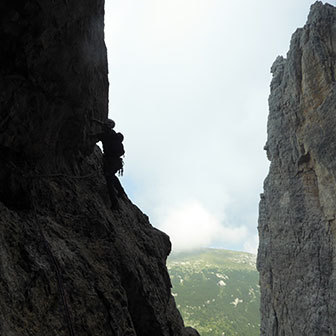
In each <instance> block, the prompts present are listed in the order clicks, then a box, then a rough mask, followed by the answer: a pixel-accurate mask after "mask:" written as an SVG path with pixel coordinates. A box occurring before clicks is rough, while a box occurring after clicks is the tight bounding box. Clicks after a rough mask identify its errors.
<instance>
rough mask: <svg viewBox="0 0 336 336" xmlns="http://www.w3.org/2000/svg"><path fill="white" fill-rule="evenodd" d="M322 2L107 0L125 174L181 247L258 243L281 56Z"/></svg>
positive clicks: (138, 199)
mask: <svg viewBox="0 0 336 336" xmlns="http://www.w3.org/2000/svg"><path fill="white" fill-rule="evenodd" d="M335 1H336V0H332V1H330V2H329V3H331V4H333V5H336V3H335ZM312 3H313V1H309V0H282V1H278V0H258V1H251V0H241V1H238V0H235V1H234V0H232V1H226V0H141V1H139V0H106V5H105V41H106V45H107V50H108V62H109V82H110V91H109V116H110V117H111V118H112V119H113V120H115V122H116V130H117V131H120V132H122V133H123V134H124V136H125V140H124V146H125V150H126V156H125V159H124V161H125V167H124V176H123V177H121V183H122V185H123V186H124V188H125V190H126V192H127V194H128V196H129V198H130V199H131V200H132V202H133V203H134V204H136V205H137V206H138V207H139V208H140V209H141V210H142V211H143V212H144V213H146V214H147V215H148V216H149V218H150V221H151V224H152V225H153V226H155V227H157V228H159V229H160V230H162V231H164V232H166V233H167V234H168V235H169V236H170V238H171V241H172V244H173V250H175V251H182V250H191V249H196V248H201V247H216V248H226V249H233V250H240V251H247V252H251V253H256V251H257V246H258V234H257V221H258V203H259V199H260V193H262V192H263V180H264V179H265V177H266V176H267V172H268V167H269V162H268V161H267V159H266V155H265V152H264V151H263V147H264V144H265V142H266V137H267V134H266V133H267V129H266V125H267V115H268V102H267V100H268V95H269V84H270V80H271V74H270V68H271V65H272V63H273V61H274V60H275V59H276V57H277V56H278V55H283V56H285V55H286V53H287V51H288V49H289V42H290V38H291V35H292V34H293V33H294V31H295V30H296V29H297V28H298V27H302V26H303V25H304V24H305V22H306V18H307V15H308V12H309V8H310V5H311V4H312Z"/></svg>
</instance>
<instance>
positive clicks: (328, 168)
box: [258, 2, 336, 336]
mask: <svg viewBox="0 0 336 336" xmlns="http://www.w3.org/2000/svg"><path fill="white" fill-rule="evenodd" d="M272 73H273V80H272V83H271V95H270V98H269V107H270V112H269V119H268V140H267V143H266V146H265V149H266V150H267V156H268V158H269V160H270V161H271V165H270V171H269V175H268V177H267V178H266V180H265V184H264V194H262V195H261V201H260V213H259V235H260V245H259V253H258V269H259V271H260V285H261V295H262V298H261V314H262V323H261V335H267V336H270V335H274V336H278V335H279V336H280V335H281V336H289V335H296V336H298V335H300V336H301V335H307V336H323V335H336V320H335V316H336V132H335V130H336V85H335V74H336V8H334V7H333V6H331V5H329V4H325V5H323V4H322V3H321V2H316V3H315V4H314V5H313V6H312V7H311V12H310V14H309V16H308V21H307V24H306V25H305V26H304V27H303V28H302V29H298V30H297V31H296V32H295V33H294V35H293V37H292V40H291V45H290V50H289V52H288V54H287V58H286V59H285V58H283V57H278V58H277V60H276V61H275V63H274V64H273V66H272Z"/></svg>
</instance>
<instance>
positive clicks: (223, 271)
mask: <svg viewBox="0 0 336 336" xmlns="http://www.w3.org/2000/svg"><path fill="white" fill-rule="evenodd" d="M167 265H168V271H169V273H170V277H171V280H172V284H173V290H172V292H173V295H174V297H175V300H176V303H177V306H178V309H179V310H180V312H181V314H182V316H183V319H184V321H185V324H186V325H191V326H193V327H194V328H197V330H198V331H199V333H200V334H201V336H237V335H239V336H257V335H259V328H260V316H259V315H260V314H259V300H260V291H259V284H258V283H259V275H258V272H257V270H256V256H255V255H253V254H250V253H246V252H237V251H229V250H222V249H210V248H207V249H200V250H197V251H192V252H181V253H173V254H172V255H171V256H170V257H169V259H168V263H167Z"/></svg>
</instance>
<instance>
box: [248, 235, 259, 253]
mask: <svg viewBox="0 0 336 336" xmlns="http://www.w3.org/2000/svg"><path fill="white" fill-rule="evenodd" d="M258 245H259V237H258V235H256V234H255V235H253V236H250V237H248V238H247V239H246V240H245V242H244V251H245V252H249V253H252V254H255V255H256V254H257V253H258Z"/></svg>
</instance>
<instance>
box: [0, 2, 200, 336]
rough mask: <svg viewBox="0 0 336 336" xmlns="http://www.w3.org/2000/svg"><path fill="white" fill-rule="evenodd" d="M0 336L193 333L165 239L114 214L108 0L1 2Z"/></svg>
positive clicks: (129, 211)
mask: <svg viewBox="0 0 336 336" xmlns="http://www.w3.org/2000/svg"><path fill="white" fill-rule="evenodd" d="M0 16H1V20H0V25H1V29H0V40H1V42H2V46H1V51H0V72H1V79H0V85H1V90H0V128H1V132H0V335H3V336H23V335H24V336H25V335H27V336H28V335H34V336H36V335H41V336H45V335H46V336H49V335H50V336H51V335H54V336H56V335H57V336H62V335H67V336H68V335H71V336H74V335H81V336H85V335H87V336H89V335H92V336H93V335H94V336H98V335H118V336H123V335H124V336H126V335H127V336H131V335H138V336H150V335H155V336H161V335H162V336H173V335H174V336H175V335H176V336H179V335H181V336H187V335H190V336H191V335H198V333H197V332H196V331H194V330H193V329H191V328H185V327H184V325H183V321H182V319H181V317H180V314H179V312H178V310H177V309H176V306H175V302H174V299H173V297H172V296H171V293H170V287H171V283H170V279H169V275H168V273H167V269H166V265H165V263H166V258H167V255H168V254H169V252H170V248H171V245H170V241H169V238H168V236H167V235H165V234H164V233H162V232H160V231H158V230H156V229H155V228H153V227H152V226H151V224H150V223H149V221H148V218H147V216H145V215H144V214H142V213H141V212H140V210H139V209H138V208H137V207H136V206H134V205H133V204H132V203H131V202H130V201H129V199H128V198H127V197H126V196H125V195H122V196H120V197H119V200H118V201H119V204H120V209H119V211H111V210H110V201H109V197H108V192H107V188H106V182H105V178H104V176H103V172H102V154H101V151H100V150H99V148H98V147H97V146H96V145H95V141H94V137H93V136H92V135H93V134H95V133H97V132H99V131H101V129H100V124H99V123H97V122H95V121H94V119H96V120H104V119H106V118H107V102H108V80H107V57H106V48H105V43H104V1H103V0H81V1H75V0H64V1H54V0H25V1H21V0H13V1H4V2H1V4H0Z"/></svg>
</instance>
